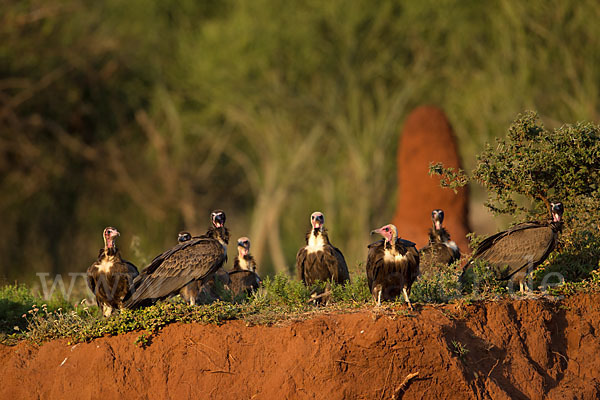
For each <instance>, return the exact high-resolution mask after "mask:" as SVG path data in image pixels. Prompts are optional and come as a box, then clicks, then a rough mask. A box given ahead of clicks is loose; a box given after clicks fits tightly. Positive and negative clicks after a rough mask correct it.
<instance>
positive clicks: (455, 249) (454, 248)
mask: <svg viewBox="0 0 600 400" xmlns="http://www.w3.org/2000/svg"><path fill="white" fill-rule="evenodd" d="M444 244H445V245H446V246H448V247H450V248H451V249H452V250H454V251H458V246H457V245H456V243H454V242H453V241H449V242H446V243H444Z"/></svg>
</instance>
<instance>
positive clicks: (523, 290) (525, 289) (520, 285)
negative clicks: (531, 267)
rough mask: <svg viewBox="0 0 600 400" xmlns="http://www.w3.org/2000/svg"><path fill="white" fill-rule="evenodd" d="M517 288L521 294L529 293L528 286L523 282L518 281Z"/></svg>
mask: <svg viewBox="0 0 600 400" xmlns="http://www.w3.org/2000/svg"><path fill="white" fill-rule="evenodd" d="M519 288H520V289H521V293H525V292H529V285H527V283H526V282H525V281H524V280H520V281H519Z"/></svg>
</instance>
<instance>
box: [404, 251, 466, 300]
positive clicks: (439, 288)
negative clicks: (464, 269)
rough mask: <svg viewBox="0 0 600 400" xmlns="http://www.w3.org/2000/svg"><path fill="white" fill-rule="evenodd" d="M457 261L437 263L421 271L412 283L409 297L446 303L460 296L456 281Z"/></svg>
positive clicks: (458, 285)
mask: <svg viewBox="0 0 600 400" xmlns="http://www.w3.org/2000/svg"><path fill="white" fill-rule="evenodd" d="M459 274H460V272H459V262H458V261H457V262H455V263H454V264H452V265H438V266H434V267H432V268H429V269H427V270H425V271H423V272H422V273H421V275H420V276H419V279H417V281H416V282H415V283H414V284H413V286H412V289H411V293H410V297H411V300H412V301H415V302H421V303H448V302H450V301H452V300H454V299H457V298H458V297H460V296H461V291H460V283H459V282H458V275H459Z"/></svg>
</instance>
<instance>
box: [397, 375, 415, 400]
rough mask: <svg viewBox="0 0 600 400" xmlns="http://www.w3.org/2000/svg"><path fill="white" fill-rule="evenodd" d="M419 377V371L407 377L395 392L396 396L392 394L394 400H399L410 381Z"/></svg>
mask: <svg viewBox="0 0 600 400" xmlns="http://www.w3.org/2000/svg"><path fill="white" fill-rule="evenodd" d="M418 375H419V371H417V372H413V373H411V374H408V375H406V378H404V380H403V381H402V383H401V384H400V385H398V387H397V388H396V390H394V394H392V400H397V399H399V398H400V395H401V394H402V393H404V391H405V390H406V388H407V387H408V384H409V383H410V381H411V380H412V379H414V378H416V377H417V376H418Z"/></svg>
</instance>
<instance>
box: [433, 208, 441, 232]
mask: <svg viewBox="0 0 600 400" xmlns="http://www.w3.org/2000/svg"><path fill="white" fill-rule="evenodd" d="M431 221H432V222H433V228H434V229H436V230H438V231H439V230H440V229H442V222H444V211H443V210H440V209H437V210H433V211H432V212H431Z"/></svg>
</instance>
